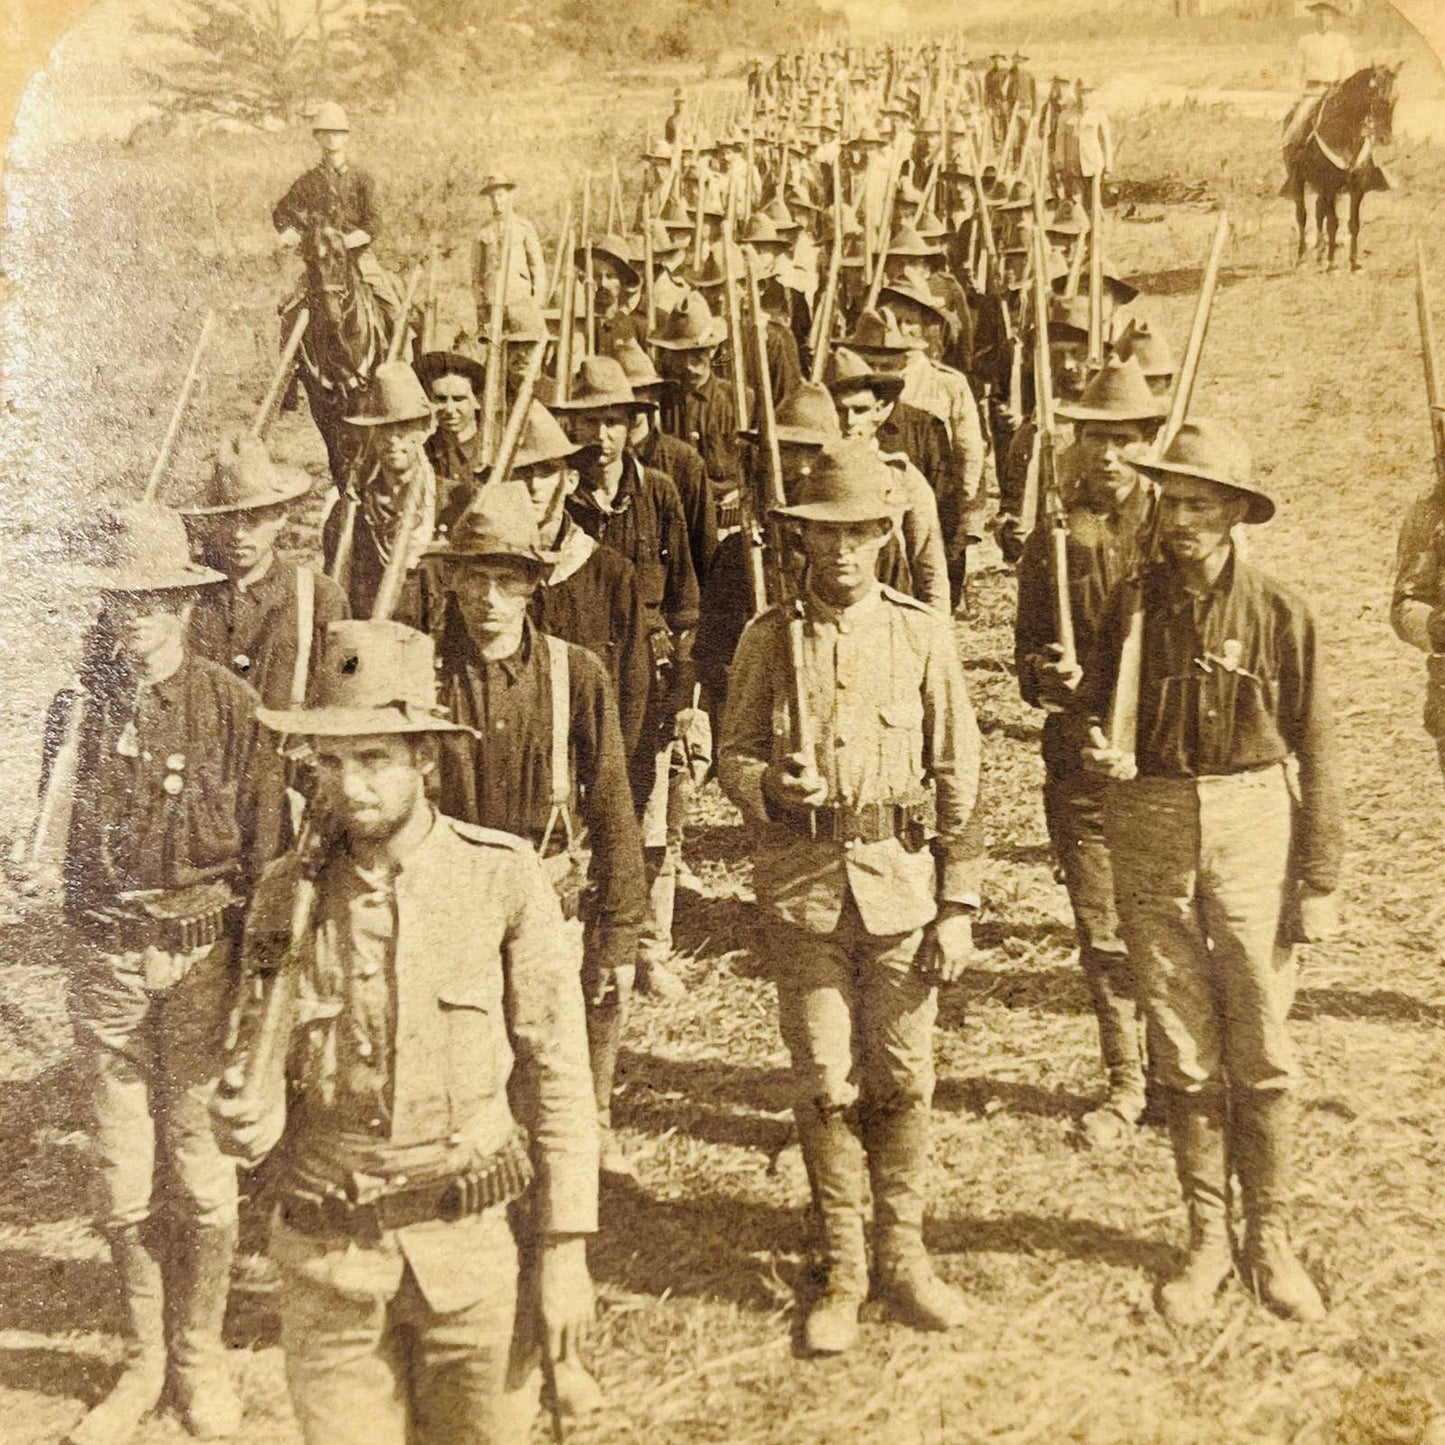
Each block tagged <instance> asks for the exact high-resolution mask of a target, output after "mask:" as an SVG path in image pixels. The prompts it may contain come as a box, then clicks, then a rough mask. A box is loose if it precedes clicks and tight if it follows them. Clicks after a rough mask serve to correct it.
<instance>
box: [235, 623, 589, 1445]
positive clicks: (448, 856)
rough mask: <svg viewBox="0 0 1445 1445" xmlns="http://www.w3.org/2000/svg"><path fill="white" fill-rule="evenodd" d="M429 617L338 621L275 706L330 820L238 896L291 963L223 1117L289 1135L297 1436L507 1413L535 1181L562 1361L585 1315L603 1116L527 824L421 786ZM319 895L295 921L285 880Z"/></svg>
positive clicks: (255, 949)
mask: <svg viewBox="0 0 1445 1445" xmlns="http://www.w3.org/2000/svg"><path fill="white" fill-rule="evenodd" d="M434 669H435V661H434V654H433V649H432V644H431V640H430V638H428V637H427V636H426V635H425V634H422V633H417V632H413V631H412V630H411V629H410V628H408V627H404V626H403V625H402V624H400V623H395V622H338V623H335V624H333V626H332V627H331V629H330V631H329V632H328V634H327V638H326V645H325V646H324V647H323V649H322V653H321V656H320V657H319V658H318V664H317V668H316V672H315V677H314V680H313V683H312V690H311V693H310V695H309V697H308V699H307V705H306V706H305V707H302V708H293V709H289V710H286V711H281V712H272V711H266V710H263V712H262V714H261V719H262V721H263V722H264V723H265V724H266V726H268V727H270V728H273V729H274V730H276V731H277V732H280V733H284V734H286V735H288V736H292V737H304V738H306V739H307V740H308V743H309V747H310V750H311V753H312V755H313V756H314V759H315V764H316V769H317V775H318V779H319V808H320V811H321V813H322V815H323V816H324V817H325V818H326V819H327V827H328V829H329V830H330V834H331V836H330V838H329V843H328V846H327V847H326V848H325V849H324V850H323V852H322V856H321V858H320V860H319V862H318V860H313V859H307V860H304V861H303V860H300V859H298V858H296V857H294V856H290V857H287V858H284V859H282V860H280V861H279V862H278V863H277V864H276V865H275V866H274V867H273V868H272V869H271V870H270V871H269V872H268V873H267V875H266V877H265V879H264V881H263V883H262V885H261V887H260V889H259V890H258V892H257V895H256V898H255V899H254V901H253V904H252V907H251V909H250V911H249V913H248V916H247V920H246V931H245V945H244V953H245V961H246V963H247V966H248V967H251V968H255V969H259V970H263V971H264V970H269V969H274V967H275V966H276V963H277V960H278V959H281V958H283V957H284V958H285V960H286V963H285V966H286V967H288V968H291V969H294V970H297V975H296V980H295V988H296V994H297V1004H296V1009H295V1013H294V1025H293V1027H292V1030H291V1039H290V1041H291V1048H290V1049H289V1051H285V1054H284V1056H279V1055H278V1057H280V1063H281V1064H282V1065H284V1072H283V1069H282V1068H274V1069H272V1070H271V1071H269V1072H263V1073H262V1074H261V1075H259V1076H258V1084H259V1089H258V1093H257V1097H256V1099H255V1100H254V1101H253V1100H251V1099H249V1098H247V1097H246V1096H245V1095H238V1096H237V1097H235V1098H223V1099H222V1098H218V1099H217V1102H216V1108H215V1110H214V1114H215V1119H216V1125H217V1129H218V1132H219V1133H220V1134H221V1135H222V1136H223V1137H224V1138H225V1139H226V1141H227V1145H228V1148H229V1149H230V1150H231V1152H232V1153H234V1154H235V1155H236V1156H237V1157H240V1158H243V1159H245V1160H247V1161H248V1162H254V1161H256V1160H258V1159H260V1158H262V1157H264V1156H265V1155H266V1154H268V1153H269V1152H270V1151H271V1150H272V1149H273V1148H276V1147H277V1146H278V1145H279V1148H280V1158H281V1163H282V1165H283V1178H282V1181H281V1188H280V1204H279V1207H278V1210H277V1217H276V1221H275V1227H274V1229H273V1232H272V1243H271V1249H272V1253H273V1255H274V1256H275V1258H276V1260H277V1262H278V1263H279V1265H280V1266H281V1273H282V1280H283V1285H282V1290H281V1344H282V1349H283V1351H284V1354H285V1357H286V1376H287V1383H288V1385H289V1387H290V1394H291V1403H292V1408H293V1409H294V1411H295V1414H296V1419H297V1422H298V1423H299V1425H300V1427H301V1434H302V1438H303V1439H304V1440H305V1441H306V1445H354V1442H355V1441H357V1440H362V1439H364V1440H367V1441H368V1442H376V1445H417V1442H420V1445H443V1442H446V1445H451V1442H460V1441H466V1442H468V1445H471V1442H477V1445H490V1442H494V1441H499V1440H501V1439H504V1438H507V1439H510V1438H515V1437H514V1436H512V1435H510V1434H505V1435H504V1431H503V1426H504V1421H505V1419H506V1418H507V1417H506V1416H505V1414H504V1412H503V1406H502V1394H503V1389H504V1386H505V1383H506V1375H507V1366H508V1359H509V1356H510V1353H511V1346H512V1335H513V1326H514V1316H515V1313H516V1303H517V1290H518V1276H517V1244H516V1243H515V1242H514V1239H513V1234H512V1228H511V1224H510V1222H509V1219H508V1210H507V1206H508V1205H509V1204H511V1203H514V1202H515V1201H517V1200H519V1199H520V1198H521V1197H522V1196H523V1195H524V1193H525V1192H526V1191H527V1189H528V1187H529V1185H530V1186H531V1189H532V1195H531V1198H530V1206H531V1217H532V1219H533V1220H534V1227H535V1230H536V1240H535V1245H536V1248H537V1249H538V1250H539V1252H540V1259H539V1270H540V1276H541V1278H540V1296H541V1308H542V1313H543V1317H544V1319H545V1323H546V1329H547V1334H548V1348H549V1351H550V1352H551V1353H552V1355H553V1356H554V1358H557V1359H559V1360H569V1359H573V1358H576V1353H577V1349H578V1344H579V1340H580V1338H581V1335H582V1334H583V1332H584V1331H585V1329H586V1328H587V1326H588V1324H589V1322H590V1319H591V1314H592V1289H591V1282H590V1280H589V1278H588V1274H587V1260H586V1253H585V1241H586V1236H587V1235H588V1234H590V1233H591V1232H592V1231H593V1230H594V1229H595V1228H596V1225H597V1135H596V1113H595V1109H594V1107H593V1104H592V1090H591V1083H590V1079H589V1077H588V1070H587V1043H586V1034H585V1028H584V1024H583V1015H582V992H581V989H580V987H579V985H578V979H577V969H576V962H575V959H574V958H573V957H571V956H570V955H569V954H568V952H567V950H566V949H563V948H559V947H558V946H557V943H558V938H559V935H560V934H561V932H562V929H563V920H562V914H561V910H560V908H559V907H558V904H557V899H556V897H555V895H554V894H553V892H552V889H551V887H550V886H549V884H548V882H547V878H546V875H545V874H544V873H543V871H542V866H541V864H540V863H539V861H538V859H537V857H536V854H535V853H534V852H533V851H532V849H531V848H530V847H529V846H528V845H527V844H526V843H525V842H524V841H523V840H521V839H519V838H516V837H513V836H511V835H510V834H506V833H499V832H494V831H491V830H489V829H485V828H478V827H473V826H472V825H470V824H467V823H462V822H458V821H457V820H456V819H453V818H448V817H445V816H443V815H441V814H439V813H438V812H437V811H436V810H435V808H434V807H433V806H432V804H431V803H430V802H429V801H428V796H427V788H428V779H429V778H430V777H431V776H432V774H433V773H434V772H435V769H436V766H437V751H436V749H437V743H438V740H439V738H440V737H441V736H444V735H449V734H450V735H455V734H457V733H458V732H460V731H462V730H461V729H460V728H459V727H458V725H457V724H455V723H453V722H452V721H450V719H448V718H447V717H446V715H445V714H444V713H443V711H442V710H441V709H440V707H439V706H438V705H437V695H436V678H435V671H434ZM303 867H304V868H307V869H310V870H312V871H314V874H315V876H314V888H315V905H314V908H313V909H312V910H311V916H310V918H309V920H308V922H309V926H308V928H307V929H306V931H305V933H304V935H303V936H301V937H299V938H297V939H296V940H294V942H293V939H292V936H291V935H292V927H293V920H292V914H293V907H294V893H295V891H296V888H297V887H298V885H299V883H300V881H301V877H302V869H303Z"/></svg>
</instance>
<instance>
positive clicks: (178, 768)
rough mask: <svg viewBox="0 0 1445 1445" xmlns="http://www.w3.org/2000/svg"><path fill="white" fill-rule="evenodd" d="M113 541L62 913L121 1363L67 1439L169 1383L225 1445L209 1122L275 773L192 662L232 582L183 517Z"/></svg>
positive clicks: (236, 684)
mask: <svg viewBox="0 0 1445 1445" xmlns="http://www.w3.org/2000/svg"><path fill="white" fill-rule="evenodd" d="M105 540H106V542H107V543H108V544H109V546H110V547H111V549H112V555H111V556H110V557H109V558H108V559H107V562H108V565H107V566H106V567H105V569H104V571H103V572H102V574H101V587H102V595H103V602H102V608H101V613H100V617H99V620H98V623H97V626H96V629H95V632H94V633H93V634H92V636H91V639H90V643H89V654H88V656H87V658H86V660H85V665H84V672H83V686H84V691H83V693H82V695H81V696H80V697H79V698H78V699H71V700H70V705H71V706H75V707H82V708H83V712H82V714H81V722H80V735H79V736H80V753H79V762H78V767H77V784H76V793H75V799H74V807H73V812H72V815H71V821H70V833H69V842H68V846H67V850H66V859H65V911H66V916H67V918H68V919H69V920H70V922H71V923H72V924H74V925H75V926H76V928H77V929H78V930H79V932H80V933H81V935H82V937H84V938H85V939H86V940H87V941H88V942H89V943H90V944H92V945H93V948H94V951H93V952H89V953H85V954H83V955H82V960H81V962H80V963H79V965H78V966H77V968H76V971H75V974H74V976H73V978H72V980H71V986H70V999H69V1003H70V1013H71V1021H72V1024H73V1026H74V1029H75V1034H76V1040H77V1043H78V1045H79V1047H80V1049H81V1052H82V1055H83V1057H84V1060H85V1066H86V1073H87V1076H88V1088H89V1093H90V1100H91V1106H92V1110H93V1134H92V1143H93V1147H94V1155H95V1159H96V1163H97V1173H98V1181H97V1182H98V1186H99V1187H98V1196H99V1199H98V1205H99V1207H98V1217H97V1221H96V1222H97V1227H98V1228H99V1230H100V1232H101V1233H102V1234H103V1235H104V1236H105V1239H106V1241H107V1243H108V1244H109V1246H110V1255H111V1259H112V1261H113V1263H114V1266H115V1271H116V1276H117V1278H118V1281H119V1283H120V1286H121V1291H122V1295H123V1308H124V1313H125V1320H126V1330H125V1334H126V1347H125V1363H124V1366H123V1368H122V1371H121V1374H120V1377H119V1379H118V1380H117V1381H116V1383H115V1384H114V1386H113V1387H112V1388H111V1390H110V1393H109V1394H108V1395H106V1397H105V1398H104V1399H103V1400H102V1401H101V1402H100V1403H99V1404H98V1405H96V1406H95V1408H94V1409H92V1410H91V1411H90V1413H89V1414H88V1415H86V1416H85V1418H84V1419H83V1420H82V1421H81V1422H80V1423H79V1424H78V1425H77V1426H76V1427H75V1428H74V1429H73V1430H72V1431H71V1432H70V1435H69V1437H68V1438H69V1439H70V1440H71V1441H72V1442H73V1445H122V1442H125V1441H128V1440H130V1439H131V1438H132V1436H133V1435H134V1433H135V1431H136V1429H137V1427H138V1425H139V1422H140V1421H141V1420H142V1419H143V1418H144V1417H145V1416H146V1415H148V1414H150V1413H151V1412H152V1411H153V1410H155V1409H156V1408H157V1407H158V1405H159V1404H160V1400H161V1394H162V1390H163V1389H164V1387H165V1385H166V1382H167V1378H168V1371H169V1379H170V1382H171V1386H172V1391H173V1396H172V1398H173V1400H174V1402H175V1405H176V1407H177V1410H178V1413H179V1414H180V1417H181V1421H182V1423H183V1424H184V1425H185V1427H186V1429H187V1430H188V1431H189V1432H190V1433H191V1434H192V1435H195V1436H196V1437H197V1438H199V1439H204V1440H219V1439H225V1438H228V1437H229V1436H231V1435H233V1434H234V1433H235V1432H236V1430H237V1429H238V1428H239V1426H240V1421H241V1405H240V1401H239V1400H238V1398H237V1396H236V1392H235V1390H234V1388H233V1386H232V1384H231V1380H230V1376H229V1374H228V1372H227V1369H226V1352H225V1348H224V1346H223V1345H222V1342H221V1323H222V1318H223V1316H224V1314H225V1309H226V1296H227V1290H228V1286H229V1282H230V1273H231V1264H232V1259H233V1257H234V1254H235V1249H236V1228H237V1189H236V1169H235V1165H234V1163H233V1162H232V1161H231V1160H229V1159H227V1158H226V1157H225V1156H224V1155H223V1154H222V1152H221V1150H220V1148H219V1147H218V1145H217V1143H216V1141H215V1139H214V1137H213V1136H212V1133H211V1129H210V1122H209V1116H208V1113H207V1110H208V1107H209V1104H210V1099H211V1095H212V1092H213V1091H214V1089H215V1087H216V1082H217V1078H218V1076H219V1073H220V1065H219V1062H218V1060H219V1058H220V1055H221V1048H222V1043H223V1040H224V1037H225V1033H226V1023H227V1017H228V1014H229V1011H230V1007H231V997H232V982H231V979H232V974H231V959H232V952H233V933H234V927H235V923H236V921H237V916H238V908H239V905H240V904H241V903H242V902H243V901H244V899H245V897H246V894H247V893H248V892H249V890H250V887H251V884H252V882H253V881H254V879H255V877H256V876H257V874H258V873H259V872H260V868H261V865H262V864H263V863H264V862H265V861H266V860H267V859H268V858H270V857H271V856H272V855H273V854H274V853H275V851H276V850H277V847H278V844H279V838H278V837H277V833H276V825H277V823H278V821H279V818H280V806H279V795H280V789H281V778H280V769H279V764H278V760H277V759H276V756H275V753H274V750H273V749H271V748H269V747H267V746H266V745H264V744H263V743H262V741H261V734H260V732H259V729H258V728H257V727H256V707H257V702H258V699H257V697H256V694H255V692H254V691H253V690H252V688H250V687H249V686H248V685H247V684H246V683H244V682H242V681H241V679H240V678H238V677H236V676H235V675H234V674H233V673H231V672H229V671H228V670H227V669H226V668H224V667H221V666H219V665H217V664H216V663H214V662H210V661H207V660H205V659H204V658H201V657H199V656H197V655H196V654H195V653H194V652H192V651H191V650H190V648H189V647H188V646H187V637H188V633H189V630H190V626H191V620H192V613H193V608H194V605H195V602H196V600H197V598H198V597H200V596H201V595H202V594H203V593H204V592H206V591H208V590H210V589H214V588H216V587H219V586H220V585H221V584H222V583H224V582H225V580H226V578H225V574H223V573H221V572H219V571H217V570H215V569H214V568H210V567H203V566H201V565H199V564H197V563H195V562H192V561H191V557H190V552H189V550H188V547H187V541H186V533H185V528H184V527H183V526H182V524H181V521H180V519H179V518H178V517H177V516H176V515H175V514H174V513H173V512H170V511H169V510H167V509H166V508H163V507H159V506H156V505H154V504H150V503H138V504H133V505H131V506H129V507H127V508H125V509H123V510H122V511H121V512H120V513H119V515H118V516H117V517H116V519H115V525H114V527H113V529H112V531H111V533H110V535H109V536H108V537H107V538H106V539H105ZM61 701H62V700H61V699H57V706H59V705H60V704H61ZM163 1208H164V1209H165V1211H166V1215H167V1219H166V1224H165V1227H164V1229H162V1227H161V1222H160V1218H159V1216H160V1213H161V1211H162V1209H163Z"/></svg>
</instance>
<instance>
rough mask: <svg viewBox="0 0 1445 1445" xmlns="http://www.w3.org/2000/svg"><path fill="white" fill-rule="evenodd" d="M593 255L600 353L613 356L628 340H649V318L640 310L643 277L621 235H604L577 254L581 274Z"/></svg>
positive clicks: (595, 305) (580, 247)
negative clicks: (633, 262) (589, 256)
mask: <svg viewBox="0 0 1445 1445" xmlns="http://www.w3.org/2000/svg"><path fill="white" fill-rule="evenodd" d="M589 251H590V252H591V253H592V287H593V297H594V308H595V313H596V325H597V354H598V355H599V356H612V355H615V354H616V352H617V349H618V347H620V346H622V345H624V344H625V343H626V342H628V341H636V342H643V341H646V340H647V318H646V317H645V316H643V315H642V314H641V313H640V312H639V311H638V309H637V303H638V301H639V299H640V297H641V294H642V293H641V287H642V277H641V276H640V275H639V274H638V271H637V268H636V267H635V266H634V265H633V264H632V260H631V258H630V257H629V255H628V254H627V244H626V242H624V241H623V239H622V237H621V236H600V237H598V238H597V239H596V240H594V241H591V242H590V243H589V244H588V245H586V246H579V247H578V248H577V251H576V254H575V257H574V259H575V262H576V265H577V269H578V272H579V273H580V272H582V271H583V270H584V268H585V266H586V258H587V253H588V252H589Z"/></svg>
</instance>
